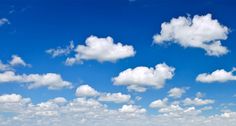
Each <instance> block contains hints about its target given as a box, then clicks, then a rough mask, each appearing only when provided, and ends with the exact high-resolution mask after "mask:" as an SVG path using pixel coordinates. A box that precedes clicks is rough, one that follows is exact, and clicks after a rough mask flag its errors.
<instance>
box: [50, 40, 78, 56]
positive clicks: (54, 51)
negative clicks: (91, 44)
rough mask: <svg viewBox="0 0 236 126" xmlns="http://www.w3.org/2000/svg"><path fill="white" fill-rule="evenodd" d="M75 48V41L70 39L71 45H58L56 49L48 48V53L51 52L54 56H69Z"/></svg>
mask: <svg viewBox="0 0 236 126" xmlns="http://www.w3.org/2000/svg"><path fill="white" fill-rule="evenodd" d="M73 49H74V43H73V41H70V45H68V46H67V47H65V48H61V47H57V48H56V49H48V50H46V53H48V54H50V55H51V56H52V57H53V58H54V57H58V56H67V55H68V54H70V53H71V52H72V51H73Z"/></svg>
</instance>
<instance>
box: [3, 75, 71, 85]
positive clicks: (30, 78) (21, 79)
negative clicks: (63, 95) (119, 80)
mask: <svg viewBox="0 0 236 126" xmlns="http://www.w3.org/2000/svg"><path fill="white" fill-rule="evenodd" d="M10 82H12V83H13V82H14V83H27V84H28V88H29V89H32V88H39V87H48V89H61V88H71V87H72V84H71V83H70V82H68V81H64V80H63V79H62V78H61V75H59V74H55V73H46V74H41V75H40V74H29V75H26V74H23V75H16V74H15V72H13V71H5V72H3V73H0V83H10Z"/></svg>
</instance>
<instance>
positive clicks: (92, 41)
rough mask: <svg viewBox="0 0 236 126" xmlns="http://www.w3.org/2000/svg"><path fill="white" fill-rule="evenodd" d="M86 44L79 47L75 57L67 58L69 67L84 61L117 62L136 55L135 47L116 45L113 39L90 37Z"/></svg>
mask: <svg viewBox="0 0 236 126" xmlns="http://www.w3.org/2000/svg"><path fill="white" fill-rule="evenodd" d="M85 44H86V45H78V46H77V48H76V49H75V51H76V55H75V57H71V58H67V60H66V64H67V65H72V64H74V63H78V62H82V61H83V60H98V61H99V62H105V61H108V62H115V61H117V60H119V59H124V58H127V57H132V56H134V55H135V51H134V48H133V46H130V45H123V44H122V43H120V42H118V43H114V41H113V39H112V38H111V37H106V38H98V37H96V36H90V37H88V38H87V39H86V41H85Z"/></svg>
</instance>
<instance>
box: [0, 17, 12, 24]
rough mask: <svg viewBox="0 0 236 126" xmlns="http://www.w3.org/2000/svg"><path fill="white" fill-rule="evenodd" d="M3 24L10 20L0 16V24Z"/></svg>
mask: <svg viewBox="0 0 236 126" xmlns="http://www.w3.org/2000/svg"><path fill="white" fill-rule="evenodd" d="M5 24H10V21H9V20H8V19H6V18H1V19H0V26H3V25H5Z"/></svg>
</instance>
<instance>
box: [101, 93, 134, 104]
mask: <svg viewBox="0 0 236 126" xmlns="http://www.w3.org/2000/svg"><path fill="white" fill-rule="evenodd" d="M130 98H131V96H130V95H126V94H122V93H120V92H119V93H106V94H103V95H101V96H100V97H99V98H98V100H99V101H104V102H114V103H125V102H128V101H130Z"/></svg>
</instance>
